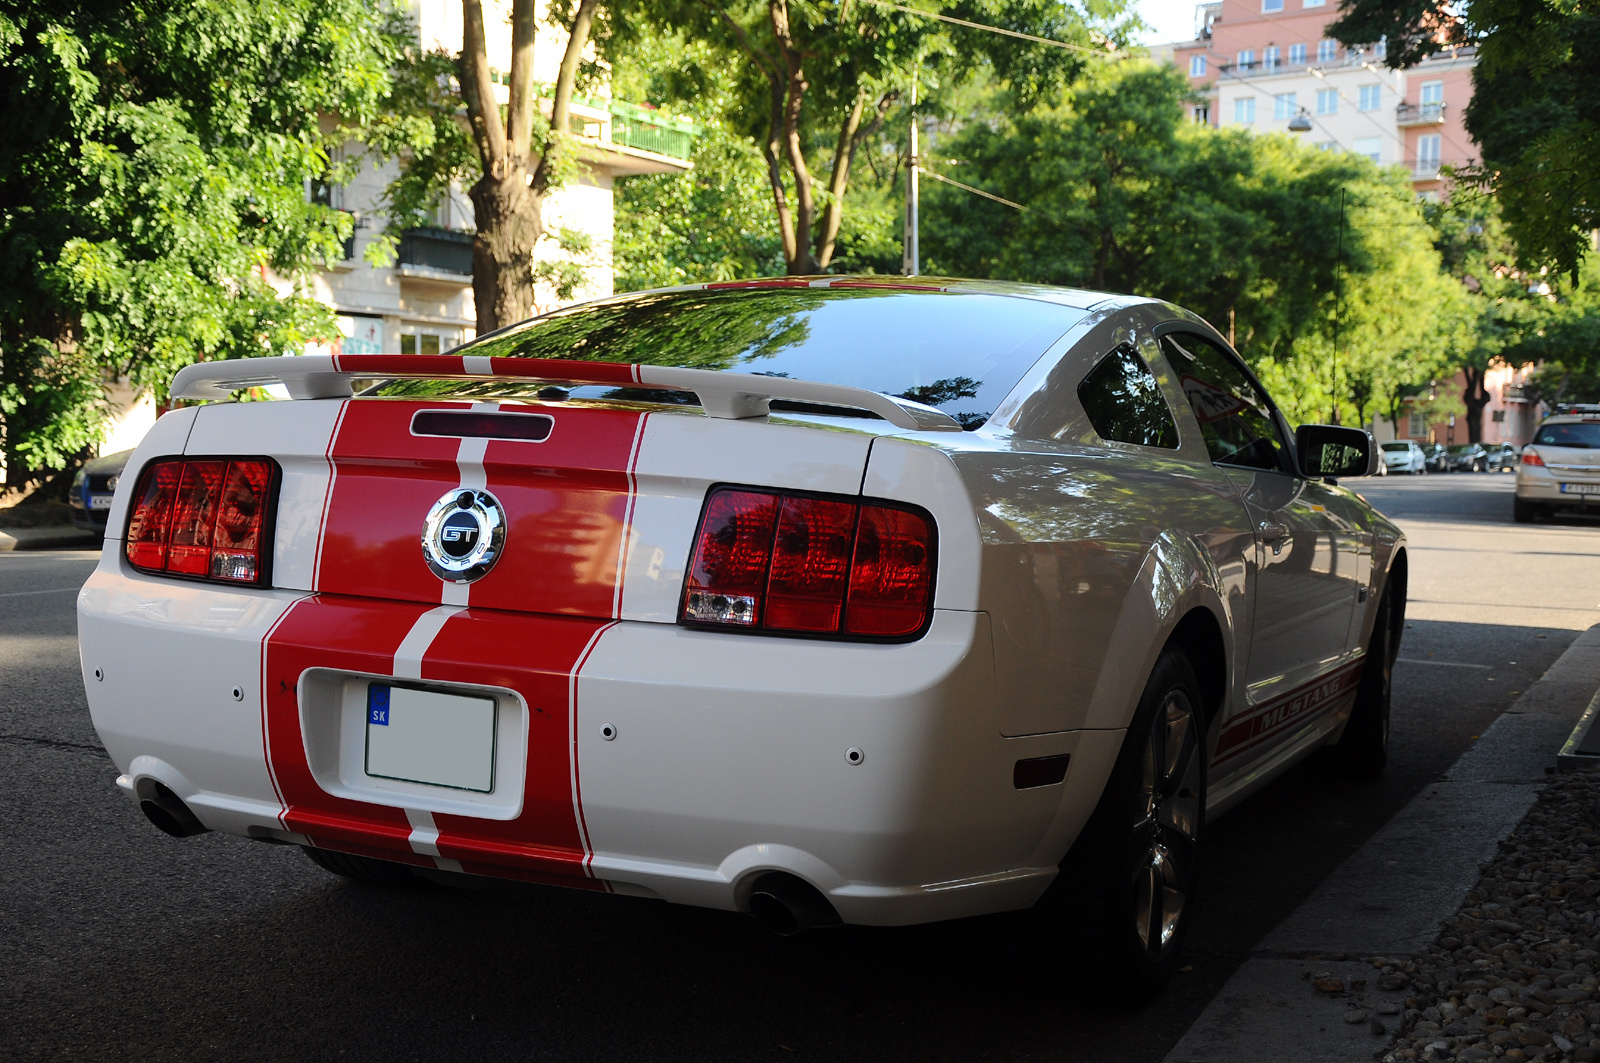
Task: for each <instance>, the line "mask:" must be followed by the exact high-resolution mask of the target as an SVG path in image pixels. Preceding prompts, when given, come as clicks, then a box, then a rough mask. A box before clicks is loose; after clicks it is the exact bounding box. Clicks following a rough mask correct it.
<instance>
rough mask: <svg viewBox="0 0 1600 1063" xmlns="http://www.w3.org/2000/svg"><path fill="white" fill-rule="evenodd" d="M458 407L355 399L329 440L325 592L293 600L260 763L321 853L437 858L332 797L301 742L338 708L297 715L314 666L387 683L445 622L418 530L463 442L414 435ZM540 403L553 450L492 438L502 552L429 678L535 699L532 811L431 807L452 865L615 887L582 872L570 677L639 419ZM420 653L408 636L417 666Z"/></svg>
mask: <svg viewBox="0 0 1600 1063" xmlns="http://www.w3.org/2000/svg"><path fill="white" fill-rule="evenodd" d="M624 368H626V367H624ZM462 405H463V404H461V403H449V402H419V401H411V400H352V401H350V402H348V403H347V409H346V411H345V413H344V415H343V417H342V420H341V421H340V423H339V426H338V429H337V435H336V438H335V439H334V440H333V442H332V444H331V445H330V447H329V455H330V461H331V463H332V466H333V469H332V479H331V483H330V487H329V495H328V501H327V503H326V510H327V516H326V527H325V529H324V534H323V542H322V546H321V560H320V563H319V565H318V584H317V586H318V587H319V591H320V593H318V594H315V595H312V596H309V597H307V598H304V599H302V600H300V601H299V602H296V603H295V604H294V605H293V606H291V607H290V609H289V610H288V611H287V612H286V613H285V614H284V616H283V617H282V618H281V619H280V621H279V623H278V624H277V625H276V626H275V627H274V628H273V629H272V631H270V632H269V634H268V636H267V638H266V639H265V640H264V644H263V649H262V661H263V686H264V695H265V696H264V698H263V711H264V714H265V721H264V723H265V732H266V735H265V744H266V756H267V759H268V767H269V769H270V770H271V772H272V775H273V778H274V780H275V785H277V787H278V789H279V793H280V798H281V800H282V801H283V804H284V806H285V811H284V813H283V815H282V820H283V824H284V826H285V827H286V828H287V829H289V830H293V831H297V832H300V833H303V834H306V835H308V836H310V837H311V838H312V839H313V841H314V842H315V844H318V845H321V846H325V847H328V848H333V849H338V850H341V851H346V852H354V853H360V854H365V855H371V856H380V857H382V858H384V859H390V860H400V861H402V862H408V863H416V864H420V865H424V866H428V865H432V864H433V858H432V857H431V856H424V855H421V854H418V853H415V852H414V851H413V847H412V843H411V840H410V839H411V837H412V835H413V827H412V823H411V819H410V818H409V817H408V816H407V815H406V812H405V810H404V809H401V808H396V807H391V806H388V805H379V804H373V803H368V802H365V801H359V800H351V799H348V798H340V797H335V796H333V795H331V794H329V793H327V792H326V791H324V790H322V788H321V787H320V786H319V785H318V784H317V782H316V777H315V776H314V774H313V773H312V770H311V766H310V762H309V760H308V755H307V744H308V742H311V743H315V742H317V741H320V740H322V739H321V738H319V737H318V735H319V732H318V729H317V728H312V729H311V736H310V738H309V739H308V738H307V736H306V735H305V734H303V733H302V720H303V719H306V718H311V717H312V715H313V714H319V713H322V714H328V713H332V714H337V713H339V712H340V711H341V707H340V706H338V705H301V704H299V702H298V688H299V685H300V679H301V677H302V676H303V675H304V673H305V672H306V671H307V670H308V669H312V668H326V669H331V670H334V671H336V672H344V673H356V674H363V675H377V676H389V675H392V674H393V672H394V670H395V666H396V662H395V654H396V651H397V650H398V649H399V648H400V646H401V644H402V643H403V642H406V640H407V637H408V635H410V636H411V637H412V639H413V640H415V639H416V638H417V635H416V632H418V631H421V632H427V631H430V630H432V628H430V627H428V626H427V624H428V623H438V620H437V616H438V614H435V617H434V618H433V619H432V620H430V621H428V622H424V623H423V625H422V626H420V627H419V619H420V618H422V617H423V616H424V615H425V614H428V613H430V612H431V611H432V610H433V609H434V607H435V606H436V605H437V604H438V603H439V602H440V600H441V596H442V595H443V593H444V591H445V587H446V585H445V584H444V583H442V582H441V581H440V580H439V579H437V578H436V577H435V576H434V575H433V574H432V573H431V572H430V571H428V569H427V567H426V565H425V563H424V562H423V560H422V552H421V542H420V539H421V531H422V524H423V519H424V517H425V515H426V513H427V511H428V509H429V507H430V506H432V504H433V503H434V501H435V500H437V499H438V498H439V497H440V496H441V495H442V494H444V493H446V492H448V491H450V490H452V489H454V488H455V487H457V486H458V485H459V484H460V482H461V476H462V469H463V468H465V466H458V464H457V457H458V455H459V454H461V453H463V452H464V445H463V443H462V441H460V440H457V439H452V438H448V437H443V438H441V437H428V436H413V435H412V434H411V432H410V424H411V418H412V415H413V414H414V413H415V412H416V411H417V410H418V409H437V408H460V407H461V406H462ZM530 408H535V407H530ZM545 409H547V410H548V412H551V413H552V414H553V415H554V416H555V418H556V423H555V427H554V430H553V431H552V433H551V435H550V437H549V438H548V439H547V440H545V441H543V442H538V443H535V442H531V441H515V440H492V441H489V442H488V443H487V444H486V445H485V450H484V451H483V454H484V459H483V462H482V466H483V472H484V476H485V479H486V484H487V487H488V489H489V490H490V491H491V492H492V493H493V494H494V495H495V496H496V497H497V498H499V499H500V501H501V503H502V505H503V506H504V507H505V510H506V515H507V536H506V546H505V550H504V552H503V554H502V556H501V559H500V561H499V562H498V563H497V564H496V565H495V567H494V568H493V569H492V570H491V571H490V572H489V574H488V575H487V576H485V577H484V578H483V579H481V580H479V581H478V582H476V583H473V584H471V585H470V587H469V588H466V590H467V593H468V594H470V603H471V607H470V608H468V609H464V610H462V611H461V612H458V613H456V614H455V615H453V616H450V617H449V618H448V619H446V620H444V621H443V624H442V626H441V627H439V629H438V632H437V634H436V635H434V636H433V638H432V640H431V642H428V643H427V649H426V652H425V653H424V654H423V656H422V660H421V664H420V675H421V678H422V680H424V681H425V682H430V683H445V684H452V685H456V684H459V685H463V686H480V687H481V686H493V687H501V688H506V689H510V690H514V691H516V692H517V694H518V695H519V696H520V697H521V698H522V699H523V701H524V703H525V704H526V705H527V708H528V731H527V736H526V737H527V742H526V757H527V762H526V770H525V772H524V792H523V803H522V809H521V812H520V814H519V815H518V816H517V818H516V819H514V820H510V821H504V820H490V819H481V818H477V817H473V816H462V815H450V814H442V813H434V814H433V822H434V825H435V827H436V828H437V829H438V832H439V836H438V839H437V841H436V843H434V844H435V845H436V846H437V851H438V853H439V854H440V858H441V859H447V860H454V861H456V862H458V863H459V864H460V865H461V867H462V869H463V870H466V871H469V872H476V873H481V874H495V875H501V876H507V877H516V878H525V879H530V880H533V881H559V882H561V883H563V884H565V885H584V884H587V885H588V887H589V888H599V889H604V888H607V887H606V884H605V883H603V882H598V881H596V880H594V879H593V878H592V877H588V876H589V871H588V863H589V861H590V859H591V858H592V854H591V852H590V849H589V846H588V844H587V839H586V837H585V836H584V830H583V821H582V800H581V792H580V789H579V785H578V770H577V760H576V758H577V748H576V740H575V736H574V734H573V731H572V727H573V720H574V718H575V705H576V701H575V699H576V694H577V690H576V681H575V680H576V675H577V672H578V670H579V669H580V668H581V666H582V661H583V659H584V657H585V656H586V654H587V651H588V650H589V649H591V648H592V647H593V645H594V643H595V641H596V639H597V637H598V635H599V633H600V632H602V631H603V630H604V629H605V628H607V627H609V626H611V625H612V624H613V623H614V620H613V617H614V616H615V614H616V610H617V608H618V603H619V599H620V587H619V584H620V580H621V574H622V560H623V557H624V552H625V547H626V543H627V540H628V528H627V525H628V521H629V519H630V515H631V505H632V495H633V480H632V473H633V469H634V466H635V464H636V462H637V460H638V450H639V446H640V440H641V438H642V430H643V424H644V415H642V414H640V413H637V412H632V411H625V410H604V409H585V408H578V409H573V408H570V407H558V408H545ZM463 460H465V459H463ZM457 600H458V601H461V602H465V601H467V600H468V599H467V598H460V599H457ZM424 639H425V635H424ZM420 648H421V647H420V645H414V644H413V643H409V642H408V643H407V653H408V656H409V655H410V654H411V653H412V652H413V651H416V650H420ZM413 659H414V658H413ZM411 674H416V673H411ZM398 681H399V682H404V681H405V680H398ZM330 752H331V751H323V754H327V753H330ZM323 754H319V753H318V751H317V750H316V749H315V748H313V750H312V755H313V756H319V755H323ZM497 771H500V772H504V771H505V767H504V766H501V767H499V768H497ZM514 774H515V773H514V772H513V773H511V774H509V775H507V774H500V775H499V776H498V778H510V777H514ZM419 847H420V845H419Z"/></svg>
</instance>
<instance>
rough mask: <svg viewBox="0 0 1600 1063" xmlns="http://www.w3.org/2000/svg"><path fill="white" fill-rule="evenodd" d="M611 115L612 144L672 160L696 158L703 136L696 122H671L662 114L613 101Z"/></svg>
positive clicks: (672, 120)
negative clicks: (699, 137)
mask: <svg viewBox="0 0 1600 1063" xmlns="http://www.w3.org/2000/svg"><path fill="white" fill-rule="evenodd" d="M610 111H611V142H612V143H613V144H621V145H622V146H623V147H628V148H636V149H638V150H639V151H649V152H654V153H655V154H657V155H665V156H667V157H668V158H669V159H688V158H689V157H690V156H691V155H693V154H694V141H695V137H697V136H699V135H700V127H699V126H697V125H695V124H694V123H693V122H685V121H683V120H682V119H678V118H669V117H667V116H666V115H663V114H662V113H661V112H659V111H652V110H650V109H649V108H647V107H640V106H638V105H636V104H632V103H624V102H623V101H622V100H612V101H610Z"/></svg>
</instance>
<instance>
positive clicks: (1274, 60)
mask: <svg viewBox="0 0 1600 1063" xmlns="http://www.w3.org/2000/svg"><path fill="white" fill-rule="evenodd" d="M1282 54H1283V53H1281V52H1279V51H1278V46H1277V45H1276V44H1269V45H1267V46H1266V48H1264V49H1263V50H1262V52H1261V69H1263V70H1276V69H1278V67H1280V66H1282V65H1283V62H1282V60H1281V59H1280V58H1279V57H1280V56H1281V55H1282Z"/></svg>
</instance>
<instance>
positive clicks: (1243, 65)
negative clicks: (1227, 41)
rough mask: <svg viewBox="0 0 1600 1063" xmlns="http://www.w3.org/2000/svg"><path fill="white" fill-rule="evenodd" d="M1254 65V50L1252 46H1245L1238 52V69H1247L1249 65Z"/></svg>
mask: <svg viewBox="0 0 1600 1063" xmlns="http://www.w3.org/2000/svg"><path fill="white" fill-rule="evenodd" d="M1255 65H1256V50H1255V49H1254V48H1246V49H1245V50H1244V51H1242V52H1240V53H1239V69H1240V70H1249V69H1250V68H1251V67H1253V66H1255Z"/></svg>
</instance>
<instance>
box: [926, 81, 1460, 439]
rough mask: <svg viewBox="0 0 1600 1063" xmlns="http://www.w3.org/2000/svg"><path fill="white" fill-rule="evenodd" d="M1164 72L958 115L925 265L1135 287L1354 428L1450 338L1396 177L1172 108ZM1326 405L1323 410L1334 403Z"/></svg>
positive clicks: (930, 222)
mask: <svg viewBox="0 0 1600 1063" xmlns="http://www.w3.org/2000/svg"><path fill="white" fill-rule="evenodd" d="M1188 102H1189V97H1188V89H1187V85H1186V80H1185V79H1184V78H1183V76H1182V75H1181V74H1180V73H1179V72H1177V71H1175V70H1173V69H1171V68H1170V67H1166V66H1157V65H1154V64H1150V63H1142V62H1124V63H1120V64H1115V65H1107V66H1105V67H1103V68H1101V69H1097V70H1094V71H1092V72H1091V73H1090V74H1089V75H1088V76H1086V77H1085V78H1084V79H1082V80H1081V81H1080V82H1079V83H1078V84H1076V85H1075V86H1074V87H1073V90H1072V91H1071V92H1070V93H1069V94H1068V95H1067V97H1066V98H1065V99H1064V100H1063V102H1062V103H1061V105H1060V106H1059V107H1057V108H1053V109H1049V110H1041V111H1038V112H1036V113H1033V114H1028V115H1023V116H1021V117H1017V118H1006V117H1005V116H1003V115H999V114H995V115H991V116H985V117H984V118H983V120H975V121H972V122H971V123H969V124H968V125H967V126H966V127H965V128H964V129H963V130H962V131H961V132H960V133H959V134H958V135H957V136H955V137H954V138H953V139H952V140H951V141H949V142H948V143H947V144H946V145H945V147H944V151H945V153H946V154H948V155H951V156H953V157H954V162H953V164H951V165H949V167H948V168H949V170H950V172H951V173H952V174H959V175H960V179H961V180H963V181H965V182H966V183H968V184H971V185H974V186H977V187H980V188H982V189H983V190H985V191H988V192H990V193H992V194H995V195H998V196H1000V197H1003V198H1005V199H1009V200H1012V201H1013V202H1016V203H1018V204H1020V205H1021V206H1022V207H1023V208H1025V209H1023V210H1017V209H1015V208H1013V207H1010V206H1006V205H1004V204H1001V203H997V202H994V201H992V200H987V199H981V198H978V197H975V196H973V195H972V194H971V193H968V192H965V191H963V190H960V189H955V188H949V187H943V186H941V187H938V188H930V192H929V195H928V203H927V205H926V206H925V207H924V211H923V221H924V227H925V233H926V235H925V237H924V241H925V245H926V246H927V248H928V253H929V258H930V263H931V268H934V269H937V270H941V271H947V272H951V273H957V274H969V275H974V276H993V277H1005V278H1011V279H1017V280H1030V281H1041V282H1045V283H1052V284H1065V285H1081V286H1085V287H1090V288H1099V289H1109V290H1111V291H1121V292H1129V293H1133V294H1139V295H1150V296H1155V297H1159V298H1163V299H1168V300H1170V301H1172V302H1175V303H1178V304H1180V305H1183V306H1186V307H1188V308H1189V309H1191V310H1194V311H1195V312H1196V313H1199V314H1200V315H1202V316H1203V317H1205V318H1206V319H1207V320H1209V321H1211V323H1212V324H1213V325H1215V326H1216V327H1217V329H1218V330H1219V331H1221V332H1222V333H1223V334H1224V335H1228V336H1230V337H1232V338H1233V340H1234V342H1235V343H1236V345H1237V346H1238V347H1239V349H1240V350H1241V352H1242V353H1243V354H1245V356H1246V357H1247V358H1249V359H1250V360H1251V361H1252V363H1253V364H1254V365H1255V367H1256V369H1257V371H1258V372H1259V373H1260V374H1261V376H1262V377H1263V379H1264V382H1266V383H1267V384H1268V386H1269V388H1270V389H1271V390H1272V391H1273V394H1274V396H1275V397H1276V398H1277V399H1278V401H1279V402H1280V403H1281V404H1282V405H1283V406H1284V407H1285V408H1286V410H1288V411H1289V412H1290V414H1291V415H1292V416H1295V417H1298V418H1300V419H1302V420H1323V419H1326V418H1327V417H1328V416H1330V415H1336V416H1338V417H1340V418H1341V419H1347V420H1356V421H1358V422H1364V421H1366V420H1367V418H1368V417H1369V416H1370V415H1371V414H1372V413H1375V412H1382V411H1384V410H1386V409H1392V408H1393V405H1394V395H1395V393H1396V391H1397V390H1403V389H1405V388H1407V387H1410V386H1414V384H1415V382H1416V381H1418V380H1419V379H1420V380H1423V381H1425V380H1426V379H1428V374H1429V373H1430V372H1431V367H1433V366H1436V365H1439V364H1441V362H1442V360H1443V359H1445V358H1446V357H1448V355H1449V352H1450V351H1451V350H1452V349H1453V346H1454V345H1458V344H1459V343H1460V342H1461V329H1460V320H1459V315H1457V314H1455V313H1454V312H1453V311H1450V310H1449V309H1448V308H1449V307H1450V306H1453V305H1454V304H1453V303H1452V302H1451V300H1453V299H1455V298H1456V293H1455V286H1454V285H1452V284H1451V282H1450V281H1449V279H1448V278H1447V277H1446V276H1445V275H1444V274H1443V273H1442V272H1441V270H1440V262H1439V255H1438V253H1437V251H1436V250H1435V249H1434V248H1433V247H1432V246H1431V236H1432V233H1431V230H1430V229H1429V228H1428V227H1427V225H1426V223H1425V221H1424V219H1423V218H1422V217H1421V216H1420V214H1419V212H1418V209H1417V207H1416V205H1415V203H1414V200H1413V196H1412V195H1411V191H1410V187H1409V184H1408V183H1407V182H1406V181H1405V180H1404V179H1403V177H1402V176H1401V175H1398V174H1395V173H1389V172H1384V171H1381V170H1380V169H1378V168H1377V167H1376V166H1374V165H1373V164H1372V163H1371V162H1369V161H1368V160H1366V159H1364V158H1361V157H1359V156H1355V155H1348V154H1342V153H1328V152H1320V151H1315V150H1312V149H1310V148H1309V147H1307V146H1306V145H1303V144H1300V143H1297V142H1295V141H1293V140H1291V139H1289V138H1287V137H1281V136H1280V137H1256V136H1251V135H1249V134H1247V133H1239V132H1235V131H1230V130H1215V129H1211V128H1208V127H1205V126H1198V125H1195V124H1193V123H1191V122H1189V121H1187V120H1186V118H1185V115H1184V111H1185V105H1186V104H1187V103H1188ZM1330 407H1333V409H1330Z"/></svg>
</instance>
